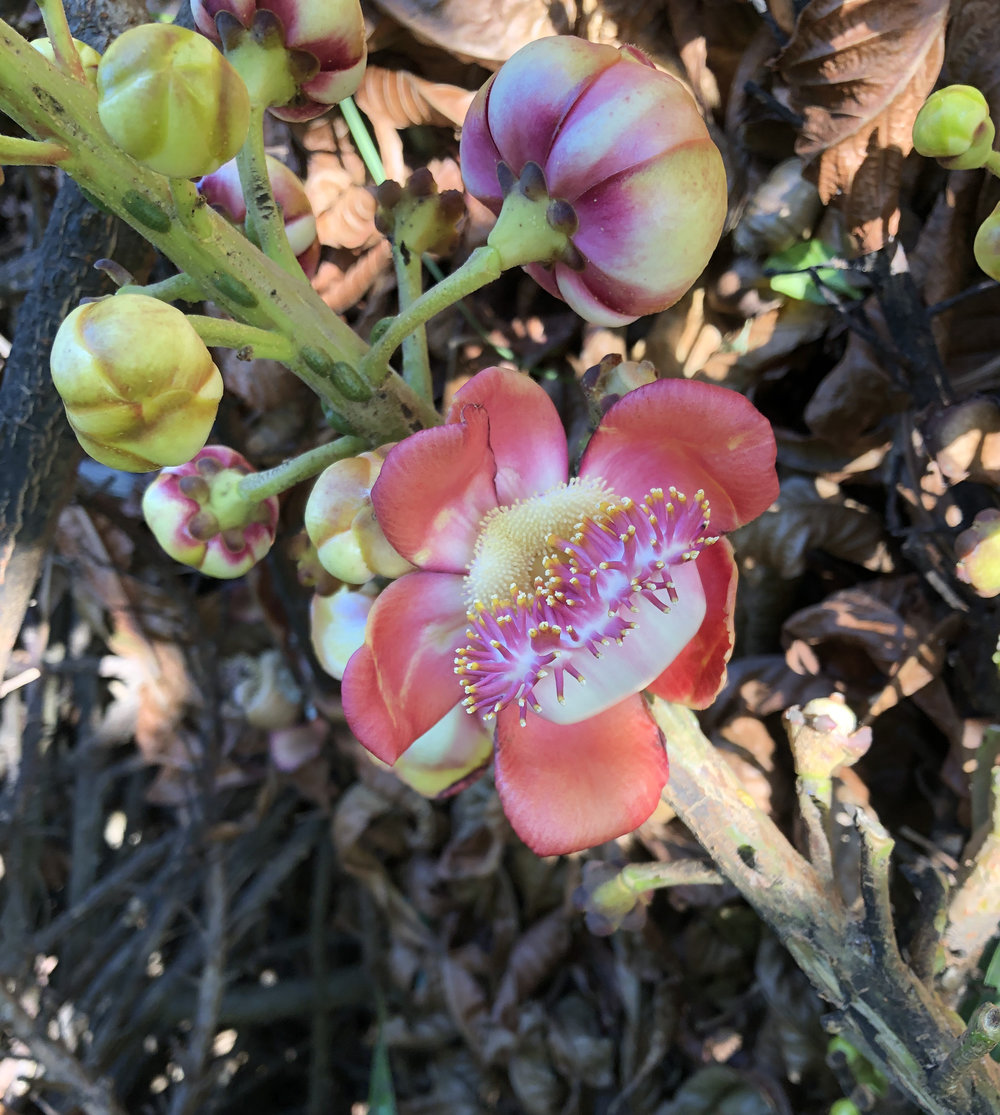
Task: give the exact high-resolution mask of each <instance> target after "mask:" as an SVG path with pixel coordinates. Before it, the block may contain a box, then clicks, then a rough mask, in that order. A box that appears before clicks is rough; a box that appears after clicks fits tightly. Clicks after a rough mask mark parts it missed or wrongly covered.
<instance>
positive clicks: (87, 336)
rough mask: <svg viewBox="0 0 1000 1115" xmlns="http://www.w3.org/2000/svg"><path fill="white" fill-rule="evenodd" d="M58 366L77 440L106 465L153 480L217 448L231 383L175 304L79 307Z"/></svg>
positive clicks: (65, 326)
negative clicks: (215, 426)
mask: <svg viewBox="0 0 1000 1115" xmlns="http://www.w3.org/2000/svg"><path fill="white" fill-rule="evenodd" d="M50 359H51V368H52V380H53V383H54V384H55V387H56V390H57V391H58V392H59V394H60V395H61V396H62V400H63V404H64V405H65V407H66V417H67V418H68V419H69V423H70V425H71V426H72V427H73V432H74V433H75V434H76V436H77V439H78V440H79V442H80V444H81V445H82V446H83V448H84V449H85V450H86V451H87V452H88V453H89V454H90V455H91V457H93V458H94V459H95V460H97V461H100V462H101V463H102V464H105V465H110V466H111V467H112V468H120V469H125V470H126V471H127V472H148V471H150V470H151V469H155V468H162V467H163V466H164V465H178V464H182V463H184V462H185V461H188V460H190V459H191V458H192V457H193V456H194V455H195V453H197V452H198V450H199V449H201V448H202V446H203V445H204V444H205V442H206V441H207V440H208V435H209V432H210V431H211V429H212V423H213V422H214V421H215V414H216V411H217V410H218V407H219V399H220V398H221V397H222V376H221V375H220V374H219V369H218V368H216V366H215V364H213V363H212V357H211V356H210V355H209V351H208V349H207V348H206V347H205V345H204V342H203V341H202V339H201V337H199V336H198V334H197V333H196V332H195V329H194V327H193V326H192V325H191V324H190V322H189V321H188V319H187V318H186V317H185V316H184V315H183V314H182V313H181V312H180V310H178V309H175V308H174V307H173V306H170V305H168V304H167V303H166V302H160V301H158V300H157V299H156V298H149V297H148V296H147V295H144V294H119V295H116V296H115V297H114V298H106V299H104V300H103V301H100V302H89V303H87V304H86V305H83V306H80V307H78V308H77V309H75V310H74V311H73V312H72V313H71V314H70V315H69V317H67V318H66V320H65V321H64V322H63V323H62V325H61V326H60V327H59V331H58V332H57V333H56V339H55V342H54V343H53V345H52V355H51V358H50Z"/></svg>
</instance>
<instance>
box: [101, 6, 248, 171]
mask: <svg viewBox="0 0 1000 1115" xmlns="http://www.w3.org/2000/svg"><path fill="white" fill-rule="evenodd" d="M97 95H98V102H97V110H98V114H99V115H100V118H101V123H102V124H103V125H104V127H105V128H106V130H107V132H108V134H109V135H110V136H111V138H112V139H113V140H114V141H115V142H116V143H117V144H118V145H119V147H121V148H122V150H124V151H127V152H128V154H130V155H131V156H132V157H133V158H134V159H136V160H137V161H138V162H140V163H142V164H143V165H145V166H148V167H150V168H151V169H152V170H155V171H158V172H159V173H160V174H165V175H167V176H168V177H170V178H196V177H197V176H199V175H202V174H210V173H211V172H212V171H213V170H216V169H218V168H219V167H220V166H222V164H223V163H226V162H228V161H229V160H230V159H231V158H233V156H234V155H235V154H236V152H237V151H239V149H240V148H241V147H242V146H243V141H244V139H245V138H246V134H247V128H248V127H249V124H250V96H249V94H248V92H247V88H246V85H245V84H244V83H243V80H242V78H241V77H240V75H239V74H238V73H237V72H236V71H235V70H234V69H233V67H232V66H231V65H230V64H229V63H228V62H227V61H226V59H225V58H223V56H222V55H221V54H220V53H219V51H218V50H217V49H216V48H215V47H214V46H213V45H212V44H211V43H210V42H208V41H207V40H206V39H204V38H202V36H201V35H198V34H197V33H195V32H194V31H189V30H187V28H184V27H177V26H175V25H174V24H166V23H144V24H142V25H141V26H139V27H133V28H131V29H130V30H128V31H126V32H125V33H124V34H123V35H120V36H119V37H118V38H117V39H115V41H114V42H113V43H112V44H111V46H110V47H109V48H108V50H107V52H106V53H105V55H104V57H103V58H102V59H101V62H100V65H99V66H98V69H97Z"/></svg>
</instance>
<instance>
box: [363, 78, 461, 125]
mask: <svg viewBox="0 0 1000 1115" xmlns="http://www.w3.org/2000/svg"><path fill="white" fill-rule="evenodd" d="M473 96H474V93H472V92H471V91H470V90H468V89H461V88H460V87H459V86H457V85H446V84H444V83H443V82H440V81H428V80H427V79H426V78H422V77H418V76H417V75H416V74H411V73H409V72H408V71H406V70H387V69H384V68H383V67H381V66H369V67H368V68H367V69H366V70H365V76H364V78H363V79H362V81H361V86H360V88H359V89H358V91H357V93H356V94H355V100H356V101H357V102H358V107H359V108H360V109H361V110H362V111H363V112H364V113H365V115H366V116H368V117H369V119H371V120H372V121H375V120H379V121H380V122H381V121H385V122H386V123H388V124H391V125H392V127H394V128H409V127H410V126H411V125H414V124H434V125H437V126H439V127H447V126H448V125H449V124H450V125H452V126H453V127H456V128H457V127H460V126H461V124H462V121H463V120H464V119H465V114H466V112H468V110H469V105H470V103H471V102H472V98H473Z"/></svg>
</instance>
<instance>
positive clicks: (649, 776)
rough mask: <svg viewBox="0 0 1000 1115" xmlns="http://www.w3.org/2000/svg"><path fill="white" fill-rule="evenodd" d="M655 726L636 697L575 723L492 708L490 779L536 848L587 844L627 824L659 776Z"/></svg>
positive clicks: (619, 832) (653, 799) (644, 811)
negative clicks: (495, 712)
mask: <svg viewBox="0 0 1000 1115" xmlns="http://www.w3.org/2000/svg"><path fill="white" fill-rule="evenodd" d="M667 771H668V768H667V756H666V753H665V751H664V750H663V742H662V739H661V737H660V733H659V730H658V729H657V727H656V725H655V724H654V723H653V721H652V719H651V718H650V716H649V713H648V712H647V711H646V706H645V704H644V702H643V700H642V698H640V697H631V698H629V700H627V701H623V702H622V703H621V704H619V705H616V706H615V707H614V708H611V709H608V710H607V711H606V712H604V713H602V714H601V715H600V716H595V717H593V718H592V719H590V720H586V721H584V722H583V723H581V724H569V725H556V724H551V723H549V722H548V721H546V720H543V719H542V718H541V717H539V716H535V715H534V714H533V713H529V714H528V723H527V726H526V727H524V728H522V727H521V726H520V723H519V722H518V714H517V709H516V708H507V709H505V710H504V711H503V712H501V713H500V716H499V717H498V727H497V755H496V781H497V789H498V790H499V792H500V801H501V802H502V804H503V808H504V812H505V813H506V814H507V817H508V819H509V820H510V823H511V824H512V825H513V827H514V831H515V832H516V833H517V834H518V836H520V838H521V839H522V840H523V841H524V842H525V844H527V845H528V847H529V848H531V849H532V850H533V851H535V852H537V853H538V855H540V856H553V855H561V854H563V853H566V852H576V851H580V850H581V849H583V848H591V847H593V846H594V845H595V844H602V843H603V842H604V841H605V840H613V839H614V838H615V837H618V836H624V835H625V834H626V833H629V832H632V831H634V830H635V829H636V828H638V827H639V825H641V824H642V823H643V822H644V821H645V820H647V819H648V818H649V815H650V814H651V813H652V812H653V810H654V809H655V808H656V804H657V802H658V801H659V799H660V792H661V791H662V789H663V786H664V784H665V783H666V781H667Z"/></svg>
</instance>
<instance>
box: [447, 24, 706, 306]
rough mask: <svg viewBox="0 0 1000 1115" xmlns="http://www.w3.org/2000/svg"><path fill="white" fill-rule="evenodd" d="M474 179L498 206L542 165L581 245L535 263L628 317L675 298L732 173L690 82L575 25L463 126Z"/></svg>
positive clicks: (554, 200) (478, 192)
mask: <svg viewBox="0 0 1000 1115" xmlns="http://www.w3.org/2000/svg"><path fill="white" fill-rule="evenodd" d="M461 162H462V176H463V178H464V180H465V184H466V187H467V189H468V190H469V192H470V193H471V194H473V195H474V196H475V197H477V198H478V199H479V200H480V201H482V202H483V203H484V204H485V205H487V206H488V207H489V208H490V209H492V210H493V211H494V212H495V213H499V212H500V209H501V207H502V206H503V202H504V198H505V195H506V194H507V193H508V192H509V191H510V188H511V186H512V184H513V183H514V182H517V181H518V180H519V179H521V177H522V175H523V172H524V171H525V168H526V167H529V166H530V164H534V165H535V166H536V167H537V168H540V170H541V172H542V174H543V176H544V189H545V191H546V193H547V195H548V197H549V198H550V199H551V204H550V207H549V210H548V219H549V223H550V224H551V225H552V226H553V227H554V228H559V229H561V230H563V231H566V232H567V233H568V234H569V236H570V239H571V248H570V250H569V251H566V252H564V253H562V257H561V258H558V259H556V260H554V261H553V262H551V263H550V264H548V265H545V266H543V265H541V264H537V263H532V264H530V265H528V266H527V268H526V269H527V271H528V273H529V274H530V275H532V276H533V278H535V279H536V280H537V281H538V282H539V283H540V284H541V285H542V286H543V287H544V288H545V289H546V290H548V291H549V292H550V293H552V294H554V295H556V296H558V297H560V298H562V299H564V300H565V301H566V302H568V303H569V305H570V306H571V307H572V308H573V309H574V310H575V311H576V312H577V313H578V314H580V315H581V316H582V317H584V318H586V319H587V320H588V321H592V322H595V323H597V324H599V325H608V326H613V325H623V324H626V323H628V322H630V321H634V320H635V319H636V318H637V317H640V316H641V315H643V314H651V313H656V312H658V311H660V310H663V309H666V308H667V307H668V306H671V305H673V303H674V302H676V301H677V300H678V299H679V298H680V297H681V296H682V295H683V294H684V293H685V291H687V290H688V288H689V287H690V286H691V284H692V283H693V282H694V281H695V279H696V278H697V277H698V276H699V275H700V274H701V272H702V270H703V269H704V267H705V265H706V263H707V262H708V260H709V257H710V256H711V254H712V252H713V250H714V248H715V245H716V243H717V241H718V239H719V236H720V234H721V232H722V225H723V221H724V219H725V215H726V174H725V169H724V167H723V163H722V157H721V155H720V154H719V151H718V149H717V148H716V146H715V144H714V143H713V142H712V140H711V138H710V136H709V134H708V129H707V128H706V127H705V123H704V121H703V120H702V118H701V116H700V115H699V112H698V107H697V105H696V104H695V102H694V99H693V98H692V97H691V95H690V93H688V91H687V90H686V89H685V88H684V86H683V85H682V84H681V83H680V82H679V81H677V80H676V79H674V78H673V77H671V76H670V75H668V74H665V73H662V72H660V71H659V70H657V69H656V68H655V66H654V65H653V64H652V62H650V61H649V59H648V58H646V56H645V55H644V54H642V52H641V51H639V50H637V49H636V48H635V47H621V48H619V49H616V48H614V47H611V46H602V45H598V44H596V43H590V42H587V41H585V40H583V39H578V38H574V37H572V36H567V35H557V36H553V37H551V38H547V39H539V40H538V41H536V42H533V43H529V44H528V45H527V46H525V47H522V48H521V49H520V50H519V51H517V53H516V54H514V55H513V56H512V57H511V58H510V60H509V61H508V62H506V63H505V64H504V65H503V66H502V67H501V68H500V70H499V71H498V72H497V73H495V74H494V75H493V77H491V78H490V80H489V81H488V82H487V83H486V85H485V86H484V87H483V88H482V89H481V90H480V91H479V93H478V94H477V95H476V98H475V100H474V101H473V102H472V105H471V107H470V109H469V113H468V115H467V116H466V119H465V124H464V127H463V129H462V144H461Z"/></svg>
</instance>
